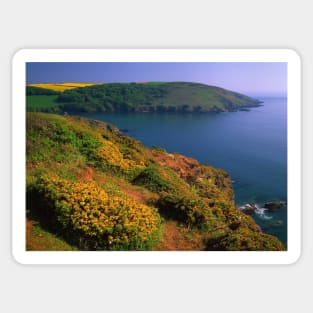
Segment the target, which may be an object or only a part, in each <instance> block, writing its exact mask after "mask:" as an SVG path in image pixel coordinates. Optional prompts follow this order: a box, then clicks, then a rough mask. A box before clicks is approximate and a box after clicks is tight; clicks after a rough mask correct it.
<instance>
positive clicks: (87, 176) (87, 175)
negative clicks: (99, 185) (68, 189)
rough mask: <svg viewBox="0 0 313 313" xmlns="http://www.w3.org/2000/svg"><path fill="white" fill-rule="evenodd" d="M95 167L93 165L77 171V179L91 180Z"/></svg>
mask: <svg viewBox="0 0 313 313" xmlns="http://www.w3.org/2000/svg"><path fill="white" fill-rule="evenodd" d="M94 175H95V169H94V168H93V167H89V166H88V167H86V168H84V169H83V170H82V171H81V172H80V173H79V179H80V180H82V181H85V182H87V181H92V180H94Z"/></svg>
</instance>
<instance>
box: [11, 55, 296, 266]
mask: <svg viewBox="0 0 313 313" xmlns="http://www.w3.org/2000/svg"><path fill="white" fill-rule="evenodd" d="M27 62H287V63H288V251H279V252H274V251H249V252H248V251H240V252H228V251H227V252H224V251H223V252H220V251H210V252H202V251H201V252H108V251H103V252H102V251H99V252H81V251H77V252H76V251H75V252H71V251H69V252H63V251H62V252H59V251H58V252H54V251H41V252H35V251H26V250H25V232H26V226H25V135H26V134H25V109H24V108H25V82H26V63H27ZM12 140H13V142H12V253H13V257H14V259H15V260H16V261H17V262H19V263H21V264H292V263H295V262H296V261H297V260H298V259H299V258H300V255H301V61H300V57H299V55H298V54H297V53H296V52H295V51H294V50H290V49H105V50H104V49H24V50H20V51H18V52H17V53H16V54H15V55H14V57H13V60H12Z"/></svg>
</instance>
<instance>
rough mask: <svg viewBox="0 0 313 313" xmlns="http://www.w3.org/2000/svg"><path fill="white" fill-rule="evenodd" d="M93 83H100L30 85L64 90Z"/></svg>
mask: <svg viewBox="0 0 313 313" xmlns="http://www.w3.org/2000/svg"><path fill="white" fill-rule="evenodd" d="M92 85H99V83H61V84H29V85H28V86H32V87H39V88H45V89H51V90H54V91H60V92H63V91H65V90H68V89H74V88H78V87H87V86H92Z"/></svg>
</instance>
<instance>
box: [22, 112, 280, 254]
mask: <svg viewBox="0 0 313 313" xmlns="http://www.w3.org/2000/svg"><path fill="white" fill-rule="evenodd" d="M26 151H27V164H26V166H27V168H26V169H27V180H26V191H27V225H28V228H27V238H26V240H27V242H26V247H27V249H29V250H45V249H46V250H284V246H283V245H282V244H281V243H280V241H279V240H278V239H276V238H275V237H273V236H270V235H267V234H264V233H262V232H261V230H260V229H259V227H257V225H256V224H255V222H254V221H253V219H252V218H251V217H250V216H247V215H245V214H244V213H242V212H241V211H240V210H239V209H237V208H236V207H235V204H234V199H233V190H232V186H231V180H230V178H229V176H228V174H227V173H226V172H224V171H223V170H220V169H215V168H213V167H210V166H207V165H201V164H200V163H199V162H198V161H196V160H194V159H191V158H187V157H185V156H183V155H180V154H169V153H167V152H166V151H165V150H164V149H161V148H157V147H156V148H154V149H152V150H149V149H147V148H145V147H144V146H143V145H142V144H141V143H140V142H138V141H136V140H134V139H132V138H130V137H127V136H124V135H123V134H122V133H121V132H120V131H119V130H118V129H117V128H115V127H113V126H111V125H109V124H106V123H102V122H99V121H94V120H88V119H83V118H79V117H71V116H58V115H52V114H44V113H28V114H27V142H26ZM173 238H175V240H174V239H173Z"/></svg>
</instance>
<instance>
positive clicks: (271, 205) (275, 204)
mask: <svg viewBox="0 0 313 313" xmlns="http://www.w3.org/2000/svg"><path fill="white" fill-rule="evenodd" d="M286 205H287V202H285V201H271V202H267V203H265V204H264V208H266V209H268V210H277V209H281V208H283V207H285V206H286Z"/></svg>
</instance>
